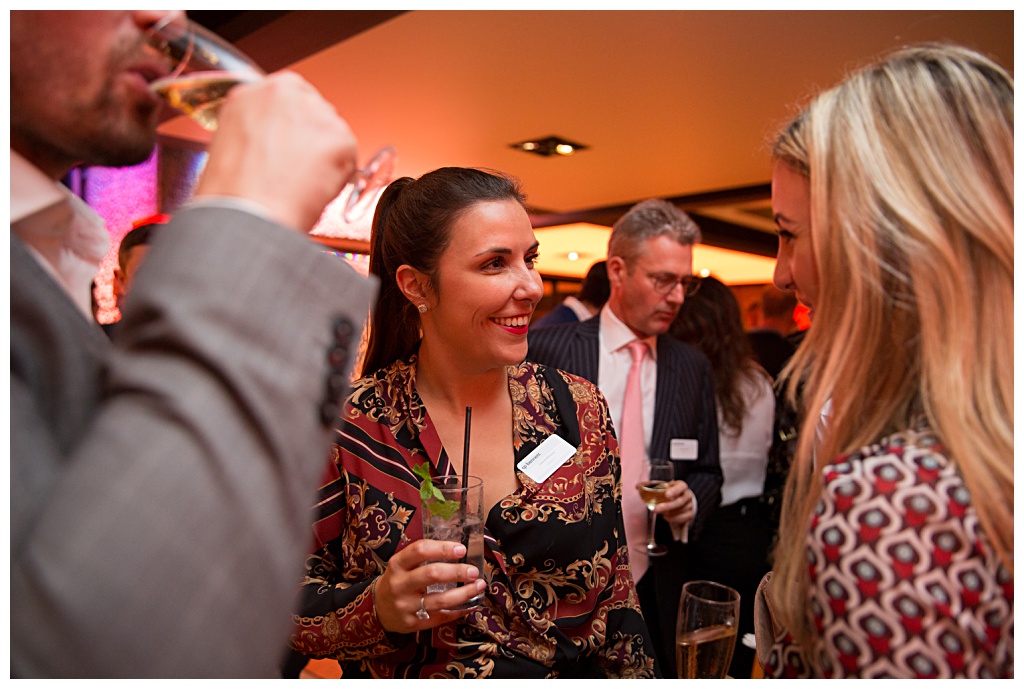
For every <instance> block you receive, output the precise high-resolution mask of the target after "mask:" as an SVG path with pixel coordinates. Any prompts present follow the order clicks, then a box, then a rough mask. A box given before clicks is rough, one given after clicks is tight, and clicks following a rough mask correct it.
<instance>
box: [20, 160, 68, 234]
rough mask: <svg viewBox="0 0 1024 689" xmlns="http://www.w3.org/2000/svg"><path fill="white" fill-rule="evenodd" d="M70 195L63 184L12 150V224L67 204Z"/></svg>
mask: <svg viewBox="0 0 1024 689" xmlns="http://www.w3.org/2000/svg"><path fill="white" fill-rule="evenodd" d="M68 193H70V192H68V190H67V189H66V188H65V187H64V186H63V185H62V184H60V183H58V182H55V181H53V180H52V179H50V178H49V177H47V176H46V175H45V174H44V173H43V171H42V170H40V169H39V168H37V167H36V166H35V165H33V164H32V163H30V162H28V161H27V160H25V158H24V157H22V155H21V154H20V153H18V152H16V151H15V150H14V149H13V148H12V149H11V224H14V223H16V222H18V221H19V220H23V219H24V218H27V217H28V216H30V215H34V214H36V213H38V212H39V211H41V210H43V209H44V208H48V207H50V206H53V205H55V204H58V203H63V202H65V201H66V200H67V194H68Z"/></svg>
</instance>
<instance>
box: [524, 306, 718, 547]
mask: <svg viewBox="0 0 1024 689" xmlns="http://www.w3.org/2000/svg"><path fill="white" fill-rule="evenodd" d="M600 329H601V315H600V314H598V315H596V316H594V317H593V318H591V319H588V320H586V321H583V322H581V323H568V324H565V325H556V326H552V327H550V328H539V329H537V330H531V331H530V336H529V338H530V340H529V341H530V348H529V353H528V354H527V355H526V358H527V359H529V360H530V361H535V362H537V363H541V364H546V365H548V366H553V367H555V368H559V369H562V370H563V371H568V372H569V373H574V374H576V375H578V376H580V377H582V378H586V379H587V380H589V381H591V382H592V383H594V384H595V385H597V381H598V376H597V374H598V362H599V360H600V359H599V352H598V346H599V337H600ZM657 379H658V385H657V393H656V397H655V401H654V426H653V428H652V431H651V443H650V448H649V451H650V455H651V456H652V457H669V456H670V455H669V445H670V443H671V441H672V439H674V438H690V439H696V440H697V448H698V453H697V460H696V461H676V462H673V464H674V465H675V468H676V477H677V478H680V479H684V480H685V481H686V483H687V485H689V487H690V489H691V490H692V491H693V493H694V495H695V496H696V498H697V507H698V509H697V514H696V516H695V517H694V520H693V523H692V524H691V525H690V540H691V541H692V540H695V539H697V538H699V537H700V532H701V529H702V528H703V526H704V522H705V521H706V520H707V517H708V515H709V514H711V512H712V511H714V510H715V509H716V508H717V507H718V503H719V502H720V501H721V497H722V493H721V490H722V469H721V466H720V465H719V463H718V416H717V413H716V409H715V392H714V384H713V383H712V379H711V365H710V363H709V362H708V360H707V357H705V356H704V355H703V354H701V353H700V352H698V351H697V350H696V349H694V348H693V347H691V346H689V345H687V344H685V343H683V342H680V341H679V340H677V339H676V338H674V337H671V336H669V335H662V336H661V337H659V338H658V378H657ZM663 527H664V524H663V521H659V528H663ZM661 537H662V538H668V534H667V533H666V534H663V535H662V536H661Z"/></svg>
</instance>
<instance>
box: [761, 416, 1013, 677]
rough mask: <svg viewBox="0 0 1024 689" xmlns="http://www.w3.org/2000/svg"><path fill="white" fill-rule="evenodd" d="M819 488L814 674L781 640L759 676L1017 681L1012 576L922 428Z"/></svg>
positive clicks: (867, 453) (829, 473) (833, 468)
mask: <svg viewBox="0 0 1024 689" xmlns="http://www.w3.org/2000/svg"><path fill="white" fill-rule="evenodd" d="M823 478H824V482H825V487H824V493H823V496H824V497H823V499H822V501H821V503H820V504H819V505H818V509H817V510H816V512H815V514H814V517H813V519H812V523H811V532H810V534H809V537H808V555H809V558H810V575H811V595H810V606H809V610H808V614H809V615H810V616H811V619H812V621H813V623H814V625H815V628H816V629H817V640H816V643H815V645H814V658H813V660H814V661H815V664H816V665H817V668H813V667H811V664H809V663H808V660H809V659H808V658H805V657H804V655H803V654H802V653H801V651H800V649H799V648H797V647H796V646H794V645H792V639H791V637H790V636H789V635H788V634H785V633H783V634H781V635H780V637H781V638H780V639H777V640H776V644H775V646H774V648H773V649H772V652H771V654H770V657H769V658H768V661H767V663H766V667H765V674H766V676H769V677H770V676H775V677H806V676H811V675H821V676H824V677H899V678H907V677H910V678H918V677H920V678H926V677H929V678H930V677H940V678H947V677H1013V577H1012V575H1011V574H1010V573H1009V572H1008V571H1007V570H1006V568H1004V567H1003V566H1002V565H1001V564H1000V561H999V558H998V557H997V556H996V554H995V552H994V551H993V549H992V548H991V546H990V544H989V542H988V540H987V538H986V537H985V534H984V533H983V532H982V530H981V526H980V524H979V522H978V516H977V512H976V511H975V509H974V507H973V505H972V502H971V496H970V495H969V494H968V492H967V488H966V487H965V486H964V482H963V478H962V477H961V476H960V474H959V472H958V471H957V468H956V465H955V464H954V463H953V462H952V461H951V460H950V459H949V457H947V456H946V454H945V449H944V448H943V446H942V445H941V443H940V442H939V440H938V438H937V437H936V436H935V435H934V433H932V432H931V430H930V429H929V428H928V426H927V424H926V423H924V422H921V423H918V424H915V428H914V429H913V430H910V431H906V432H903V433H897V434H894V435H892V436H889V437H887V438H884V439H882V440H881V441H880V442H879V443H878V444H876V445H871V446H869V447H866V448H863V449H861V450H859V451H857V452H854V453H852V454H850V455H847V456H844V457H840V458H838V459H836V460H835V461H834V462H832V463H831V464H830V465H829V466H828V467H826V468H825V470H824V477H823Z"/></svg>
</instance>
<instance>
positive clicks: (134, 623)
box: [11, 208, 376, 677]
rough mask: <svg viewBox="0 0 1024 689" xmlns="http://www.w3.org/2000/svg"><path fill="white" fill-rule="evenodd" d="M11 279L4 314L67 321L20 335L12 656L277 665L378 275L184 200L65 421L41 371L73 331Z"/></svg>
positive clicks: (37, 668) (208, 670)
mask: <svg viewBox="0 0 1024 689" xmlns="http://www.w3.org/2000/svg"><path fill="white" fill-rule="evenodd" d="M36 268H38V266H36ZM37 272H38V271H37ZM15 290H16V291H17V293H18V298H17V306H15V302H16V300H15V298H14V297H13V296H12V331H15V332H19V333H20V332H22V331H28V330H32V329H33V328H35V329H36V330H37V331H38V330H39V326H38V324H39V323H41V322H45V321H46V320H47V319H50V320H51V321H53V322H54V323H53V324H51V325H52V327H51V328H50V330H51V332H50V334H51V335H52V334H53V333H57V335H56V336H54V337H50V338H39V341H37V342H35V343H33V342H32V341H31V338H28V339H27V340H26V341H25V342H24V343H23V344H25V345H26V346H25V347H24V348H22V347H21V346H20V344H19V347H18V349H17V351H15V345H14V341H13V340H12V376H11V402H12V412H11V428H12V434H11V451H12V472H11V473H12V487H11V493H12V496H13V495H15V494H16V493H17V494H18V498H17V499H16V500H14V503H16V504H12V515H16V516H17V519H16V523H15V520H14V518H13V517H12V533H11V539H12V543H11V666H12V674H13V675H21V676H39V675H58V676H132V677H141V676H161V677H176V676H183V675H195V676H203V677H215V676H222V675H226V676H236V677H241V676H252V675H257V676H258V675H263V676H271V675H274V674H276V673H277V672H278V670H277V664H278V661H279V659H280V657H281V654H282V651H283V649H284V648H285V645H286V643H287V638H288V630H289V620H290V614H289V613H290V611H291V608H292V606H293V602H294V594H295V582H296V581H297V580H298V579H299V577H300V576H301V572H302V565H303V555H304V554H305V553H307V552H308V550H307V549H308V546H309V522H308V509H309V504H310V502H311V500H312V498H313V496H314V494H315V489H316V486H317V481H318V479H319V478H320V476H321V475H322V474H323V470H324V466H325V462H326V460H327V456H328V454H327V453H328V449H329V446H330V441H331V431H332V426H333V423H334V419H333V418H332V416H333V417H336V416H337V409H338V403H339V401H340V399H341V398H342V397H343V396H344V394H345V392H346V388H347V383H348V370H349V367H350V366H351V363H352V358H353V355H354V353H355V350H356V348H357V344H358V341H359V333H360V330H361V327H362V323H363V321H364V319H365V317H366V315H367V313H368V305H369V301H370V299H371V297H372V296H373V294H374V293H375V290H376V287H375V280H366V279H364V278H362V277H360V276H359V275H357V274H356V273H355V272H354V271H352V270H351V268H349V267H348V266H347V265H344V263H343V262H342V261H340V260H338V259H337V258H336V257H332V256H329V255H327V254H325V253H323V252H322V251H320V250H319V249H318V248H317V247H316V245H315V244H313V243H312V242H310V241H309V240H308V238H305V237H302V236H300V235H298V234H296V233H294V232H292V231H287V230H285V229H284V228H281V227H279V226H277V225H275V224H273V223H269V222H266V221H264V220H261V219H258V218H256V217H254V216H251V215H249V214H246V213H242V212H239V211H237V210H228V209H209V208H207V209H200V208H195V209H191V210H185V211H182V212H180V213H179V214H178V215H177V216H176V217H175V219H174V220H173V221H172V222H171V223H170V224H169V225H167V226H166V228H165V229H164V231H163V232H162V233H161V234H160V236H159V237H158V238H157V240H156V241H155V242H154V243H153V245H152V247H151V250H150V252H149V254H148V257H147V260H146V263H145V264H144V265H143V266H142V268H141V269H140V271H139V273H138V276H137V278H136V282H135V285H134V289H133V291H132V294H131V295H130V297H129V299H128V303H127V306H126V310H125V314H124V318H123V321H122V323H121V325H120V326H119V328H118V332H117V334H116V336H115V341H114V343H113V344H109V343H108V344H106V350H105V352H103V353H102V356H100V357H98V359H99V360H100V361H101V365H100V366H99V367H98V369H99V373H98V374H97V375H96V376H95V377H94V379H93V380H92V381H91V384H92V386H93V387H94V388H95V389H96V393H95V395H94V396H93V397H94V398H95V399H86V400H85V401H86V403H83V404H81V405H79V406H82V407H83V408H86V409H87V410H88V411H87V414H86V418H85V419H84V421H83V422H82V427H81V432H80V433H79V434H78V435H77V437H75V438H73V439H72V440H71V441H70V442H63V441H61V440H60V439H58V438H57V435H58V432H57V431H56V430H55V428H56V427H59V424H56V425H55V424H54V423H53V422H52V420H51V419H50V417H51V416H55V415H54V414H52V413H51V412H50V410H49V407H48V406H47V405H48V402H47V400H46V399H45V395H44V394H43V392H41V391H45V390H44V388H46V386H48V385H49V386H53V385H57V386H62V385H66V384H67V382H66V381H67V380H69V378H68V375H69V372H68V371H64V370H59V369H58V368H57V367H53V366H51V367H50V368H51V370H47V369H46V366H47V363H46V362H47V360H48V358H49V359H52V358H54V355H53V352H56V351H59V350H60V349H61V348H64V349H71V348H78V349H81V348H82V345H81V343H78V342H68V341H67V340H71V339H74V337H75V336H74V335H73V334H72V333H73V332H74V330H73V328H70V327H68V326H67V325H66V324H63V325H62V324H60V323H59V319H57V318H55V317H53V316H52V313H53V312H54V308H53V304H52V300H53V297H52V294H51V297H50V298H51V301H50V302H49V303H44V302H42V301H40V300H41V299H42V297H41V296H37V295H39V294H42V293H45V290H44V289H43V290H41V289H35V288H30V289H24V288H23V287H21V286H20V283H17V281H16V279H15V278H14V277H12V291H15ZM65 311H66V310H65ZM64 317H65V318H66V317H67V314H66V313H65V314H64ZM80 321H81V322H80V323H79V324H77V327H78V328H79V329H80V330H81V331H83V332H84V331H85V326H89V327H92V328H94V329H95V326H94V325H92V324H88V323H87V321H86V320H85V319H84V318H81V319H80ZM72 325H75V324H72ZM97 332H98V329H97ZM60 333H63V336H61V335H60ZM19 343H20V341H19ZM33 346H34V347H35V348H36V349H35V350H33ZM90 346H92V345H90ZM34 352H38V354H36V353H34ZM89 384H90V381H89V380H84V381H82V384H81V387H82V390H83V391H87V390H88V388H89ZM83 396H84V397H85V398H88V394H86V392H83Z"/></svg>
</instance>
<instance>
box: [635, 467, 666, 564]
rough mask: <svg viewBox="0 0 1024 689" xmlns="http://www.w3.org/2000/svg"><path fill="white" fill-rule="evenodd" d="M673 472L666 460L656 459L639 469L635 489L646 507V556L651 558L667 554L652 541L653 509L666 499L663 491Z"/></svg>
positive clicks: (654, 515) (662, 547)
mask: <svg viewBox="0 0 1024 689" xmlns="http://www.w3.org/2000/svg"><path fill="white" fill-rule="evenodd" d="M674 475H675V471H674V469H673V468H672V462H671V461H669V460H667V459H656V458H652V459H651V460H649V461H647V462H644V466H643V468H642V469H641V476H640V480H639V481H638V482H637V484H636V489H637V490H638V491H639V492H640V499H641V500H643V501H644V504H645V505H647V554H648V555H649V556H651V557H658V556H660V555H664V554H665V553H667V552H668V548H667V547H666V546H664V545H661V544H660V543H656V542H655V540H654V521H655V519H657V515H656V514H655V513H654V508H655V507H657V505H658V503H661V502H665V500H667V497H666V496H665V491H667V490H668V484H669V483H671V482H672V479H673V477H674Z"/></svg>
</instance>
